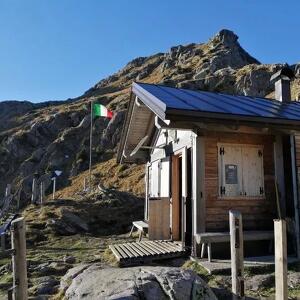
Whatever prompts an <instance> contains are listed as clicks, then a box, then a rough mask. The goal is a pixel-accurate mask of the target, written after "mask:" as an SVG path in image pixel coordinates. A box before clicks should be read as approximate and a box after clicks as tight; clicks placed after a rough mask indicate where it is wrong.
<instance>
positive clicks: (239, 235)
mask: <svg viewBox="0 0 300 300" xmlns="http://www.w3.org/2000/svg"><path fill="white" fill-rule="evenodd" d="M229 227H230V252H231V278H232V279H231V280H232V299H234V300H237V299H245V287H244V274H243V273H244V245H243V223H242V214H241V213H240V212H238V211H232V210H230V211H229Z"/></svg>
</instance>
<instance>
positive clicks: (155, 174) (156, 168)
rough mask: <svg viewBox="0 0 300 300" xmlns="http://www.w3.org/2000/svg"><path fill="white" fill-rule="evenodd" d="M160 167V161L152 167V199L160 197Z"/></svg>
mask: <svg viewBox="0 0 300 300" xmlns="http://www.w3.org/2000/svg"><path fill="white" fill-rule="evenodd" d="M158 180H159V165H158V161H155V162H153V163H152V166H151V192H150V195H151V197H159V186H158V183H159V182H158Z"/></svg>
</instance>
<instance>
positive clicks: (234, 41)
mask: <svg viewBox="0 0 300 300" xmlns="http://www.w3.org/2000/svg"><path fill="white" fill-rule="evenodd" d="M238 39H239V37H238V36H237V35H236V34H235V33H234V32H233V31H231V30H228V29H222V30H220V31H219V32H218V33H217V34H216V35H215V36H214V37H213V38H212V40H211V41H212V42H213V43H216V44H217V43H222V44H223V45H224V46H225V47H232V46H235V45H238V46H239V43H238Z"/></svg>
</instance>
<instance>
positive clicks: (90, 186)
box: [89, 101, 93, 191]
mask: <svg viewBox="0 0 300 300" xmlns="http://www.w3.org/2000/svg"><path fill="white" fill-rule="evenodd" d="M92 145H93V101H91V127H90V164H89V189H90V191H91V189H92Z"/></svg>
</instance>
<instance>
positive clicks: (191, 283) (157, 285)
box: [61, 264, 217, 300]
mask: <svg viewBox="0 0 300 300" xmlns="http://www.w3.org/2000/svg"><path fill="white" fill-rule="evenodd" d="M80 270H82V272H80ZM78 271H79V272H78ZM74 274H75V275H76V276H74ZM68 282H69V283H70V282H71V284H70V285H69V286H68V287H66V283H68ZM61 287H63V288H64V289H65V299H69V300H73V299H74V300H75V299H83V298H84V299H86V300H88V299H91V300H92V299H99V300H101V299H106V300H107V299H128V300H129V299H132V300H133V299H178V300H184V299H203V300H205V299H207V300H208V299H217V298H216V296H215V295H214V293H213V292H212V291H211V290H210V288H209V287H208V286H207V285H206V283H205V282H204V281H203V280H202V279H201V278H200V277H199V276H198V275H196V274H195V273H194V272H193V271H191V270H183V269H181V268H173V267H150V266H147V267H146V266H145V267H144V266H143V267H133V268H123V269H118V268H109V269H103V268H102V266H101V265H99V264H93V265H91V266H89V267H86V266H84V267H83V268H82V269H80V268H78V267H76V272H74V271H73V270H72V269H71V270H69V272H68V273H67V274H66V275H65V276H64V277H63V278H62V281H61Z"/></svg>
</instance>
